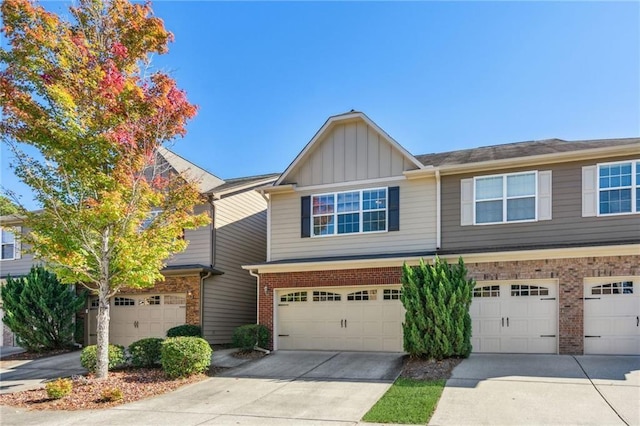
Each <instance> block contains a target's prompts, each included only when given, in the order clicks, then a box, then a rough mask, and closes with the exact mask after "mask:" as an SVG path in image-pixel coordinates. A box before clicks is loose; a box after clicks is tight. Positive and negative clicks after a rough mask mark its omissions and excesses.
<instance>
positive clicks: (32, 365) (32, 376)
mask: <svg viewBox="0 0 640 426" xmlns="http://www.w3.org/2000/svg"><path fill="white" fill-rule="evenodd" d="M86 372H87V370H86V369H84V368H83V367H82V366H81V365H80V351H75V352H69V353H66V354H62V355H56V356H52V357H48V358H42V359H34V360H29V361H0V393H8V392H16V391H21V390H27V389H33V388H37V387H39V386H41V385H42V383H44V382H45V381H47V380H49V379H55V378H58V377H69V376H72V375H74V374H84V373H86Z"/></svg>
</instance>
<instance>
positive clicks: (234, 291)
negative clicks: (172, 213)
mask: <svg viewBox="0 0 640 426" xmlns="http://www.w3.org/2000/svg"><path fill="white" fill-rule="evenodd" d="M160 154H161V155H162V157H163V159H164V161H165V162H166V165H168V166H169V167H170V168H172V169H174V170H176V171H178V172H180V173H184V174H185V175H186V176H189V177H190V178H193V179H195V180H196V181H197V182H198V185H199V189H200V191H201V192H202V194H203V195H205V198H206V199H207V202H206V203H204V204H202V205H199V206H197V207H196V212H197V213H199V212H203V211H206V212H209V214H210V216H211V217H212V219H213V220H212V223H211V224H210V225H208V226H204V227H201V228H198V229H194V230H185V238H186V239H187V240H188V241H189V246H188V247H187V249H186V250H185V251H184V252H182V253H178V254H176V255H174V256H173V257H172V258H170V259H169V260H168V261H167V266H166V268H165V269H164V270H163V271H162V273H163V275H164V276H165V280H164V281H161V282H158V283H157V284H156V285H155V286H154V287H152V288H145V289H121V290H120V292H119V293H118V294H117V295H116V296H114V297H113V298H112V299H111V323H110V342H111V343H115V344H121V345H129V344H130V343H132V342H134V341H136V340H139V339H141V338H144V337H165V335H166V330H168V329H169V328H171V327H173V326H176V325H181V324H185V323H186V324H196V325H200V326H202V329H203V335H204V338H205V339H207V340H208V341H209V342H210V343H213V344H218V343H229V342H231V336H232V333H233V329H234V328H236V327H238V326H240V325H244V324H249V323H255V321H256V279H255V278H254V277H252V276H250V275H249V274H247V272H246V271H244V270H242V268H241V265H243V264H247V263H252V262H261V261H264V259H265V252H266V217H267V212H266V207H267V202H266V200H265V199H264V197H263V196H262V195H260V194H259V193H258V192H256V191H255V188H256V187H259V186H264V185H266V184H269V183H272V182H273V181H275V179H276V178H277V176H278V175H277V174H271V175H262V176H250V177H243V178H236V179H227V180H222V179H220V178H218V177H216V176H214V175H212V174H210V173H209V172H207V171H205V170H204V169H201V168H199V167H198V166H196V165H194V164H192V163H190V162H188V161H187V160H185V159H184V158H182V157H180V156H178V155H176V154H175V153H173V152H171V151H169V150H164V149H163V150H161V151H160ZM3 225H4V222H3ZM7 225H8V223H7ZM3 241H4V240H3ZM3 252H4V248H3ZM32 264H33V258H32V256H31V255H29V254H25V255H23V256H20V255H17V256H14V260H6V261H2V263H0V268H1V276H2V277H5V276H6V275H7V274H11V275H12V276H18V275H23V274H26V273H27V272H28V271H29V268H30V267H31V265H32ZM86 313H88V315H87V314H86ZM96 315H97V297H90V298H89V300H88V308H87V312H85V313H84V314H82V315H81V316H82V317H83V318H84V322H85V342H88V344H94V343H95V342H96V330H97V321H96Z"/></svg>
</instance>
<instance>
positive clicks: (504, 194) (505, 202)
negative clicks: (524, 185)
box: [473, 170, 538, 226]
mask: <svg viewBox="0 0 640 426" xmlns="http://www.w3.org/2000/svg"><path fill="white" fill-rule="evenodd" d="M530 174H533V176H534V179H535V181H534V185H533V198H534V206H533V219H522V220H508V218H507V215H508V209H507V205H508V201H509V200H514V199H521V198H531V195H526V196H517V197H509V196H508V192H507V191H508V185H507V181H508V178H509V177H510V176H518V175H530ZM497 177H500V178H502V197H500V198H488V199H486V200H478V199H476V184H477V182H478V180H483V179H491V178H497ZM487 201H501V202H502V221H501V222H482V223H478V222H477V220H476V210H477V209H476V205H477V203H478V202H487ZM537 221H538V170H530V171H524V172H515V173H499V174H494V175H482V176H474V177H473V224H474V225H481V226H484V225H499V224H506V223H523V222H537Z"/></svg>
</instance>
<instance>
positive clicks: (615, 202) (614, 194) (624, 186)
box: [598, 160, 640, 215]
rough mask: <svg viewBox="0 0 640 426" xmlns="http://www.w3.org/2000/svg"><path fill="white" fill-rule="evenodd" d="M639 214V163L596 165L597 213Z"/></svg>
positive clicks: (626, 162)
mask: <svg viewBox="0 0 640 426" xmlns="http://www.w3.org/2000/svg"><path fill="white" fill-rule="evenodd" d="M634 212H640V161H639V160H635V161H624V162H617V163H605V164H598V213H599V214H600V215H610V214H622V213H634Z"/></svg>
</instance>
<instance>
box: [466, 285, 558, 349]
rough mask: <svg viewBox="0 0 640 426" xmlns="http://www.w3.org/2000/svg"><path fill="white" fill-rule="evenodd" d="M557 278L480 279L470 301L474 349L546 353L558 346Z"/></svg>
mask: <svg viewBox="0 0 640 426" xmlns="http://www.w3.org/2000/svg"><path fill="white" fill-rule="evenodd" d="M557 288H558V284H557V282H556V281H553V280H551V281H539V280H532V281H508V282H505V281H484V282H482V281H479V282H477V283H476V287H475V288H474V290H473V301H472V303H471V309H470V313H471V321H472V336H471V343H472V345H473V351H474V352H498V353H499V352H503V353H549V354H555V353H557V351H558V349H557V347H558V337H557V334H558V332H557V329H558V302H557Z"/></svg>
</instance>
